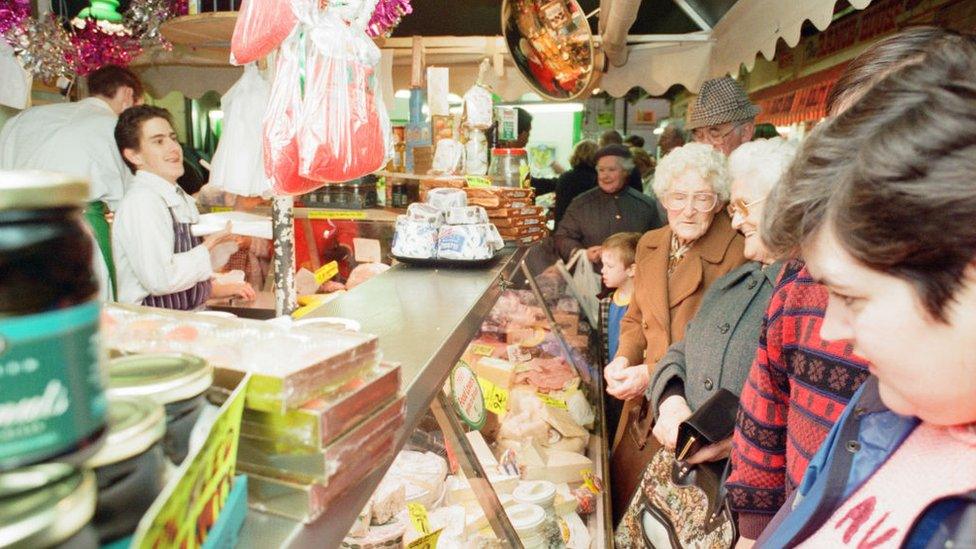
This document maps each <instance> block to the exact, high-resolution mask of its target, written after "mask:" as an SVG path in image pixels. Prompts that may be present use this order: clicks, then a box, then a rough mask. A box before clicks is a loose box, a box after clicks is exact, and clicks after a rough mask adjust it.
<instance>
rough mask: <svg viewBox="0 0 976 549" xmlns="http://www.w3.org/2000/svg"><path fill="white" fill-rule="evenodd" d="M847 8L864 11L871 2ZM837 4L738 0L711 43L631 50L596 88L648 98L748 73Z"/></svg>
mask: <svg viewBox="0 0 976 549" xmlns="http://www.w3.org/2000/svg"><path fill="white" fill-rule="evenodd" d="M849 3H850V4H851V6H853V7H854V8H856V9H864V8H866V7H868V5H869V4H870V3H871V0H849ZM835 4H837V0H802V1H799V0H738V2H736V3H735V5H734V6H732V8H731V9H730V10H729V11H728V12H727V13H726V14H725V16H723V17H722V20H721V21H719V22H718V24H717V25H715V28H714V29H712V31H711V32H710V33H709V37H710V40H707V41H697V42H684V43H671V44H668V43H650V44H639V45H634V46H631V49H630V59H629V60H628V61H627V64H626V65H624V66H623V67H619V68H618V67H611V68H610V70H609V71H608V72H607V74H605V75H604V76H603V80H602V82H601V86H600V87H601V88H603V89H604V90H606V91H607V92H608V93H610V94H611V95H614V96H617V97H619V96H621V95H623V94H625V93H627V91H628V90H630V89H631V88H633V87H635V86H640V87H642V88H644V89H645V90H647V91H648V92H649V93H651V94H652V95H660V94H662V93H664V92H665V91H666V90H667V89H668V88H669V87H671V86H672V85H674V84H681V85H683V86H684V87H686V88H688V89H689V90H691V91H698V89H699V87H701V84H702V82H704V81H705V80H707V79H709V78H714V77H717V76H721V75H723V74H736V73H738V71H739V66H740V65H743V64H744V65H745V66H746V68H747V69H750V70H751V69H752V67H753V65H755V63H756V56H757V55H758V54H759V53H762V54H763V56H764V57H766V59H772V58H773V56H774V55H775V53H776V42H777V40H779V39H780V38H782V39H783V41H784V42H786V44H787V46H789V47H791V48H792V47H794V46H796V45H797V43H799V41H800V30H801V28H802V27H803V22H804V21H808V20H809V21H810V22H811V23H813V25H814V26H816V27H817V29H818V30H821V31H822V30H824V29H826V28H827V26H828V25H830V22H831V20H832V19H833V14H834V6H835ZM699 40H700V39H699Z"/></svg>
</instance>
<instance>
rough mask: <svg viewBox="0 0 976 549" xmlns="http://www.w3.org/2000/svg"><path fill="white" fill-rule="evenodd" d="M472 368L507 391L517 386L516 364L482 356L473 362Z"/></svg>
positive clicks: (479, 375) (480, 375)
mask: <svg viewBox="0 0 976 549" xmlns="http://www.w3.org/2000/svg"><path fill="white" fill-rule="evenodd" d="M471 368H472V369H473V370H474V371H475V373H477V374H478V377H481V378H484V379H486V380H488V381H490V382H492V383H493V384H494V385H496V386H498V387H501V388H502V389H505V390H506V391H507V390H509V389H511V388H512V387H514V386H515V364H513V363H511V362H509V361H507V360H503V359H500V358H493V357H480V358H479V359H478V360H477V361H475V362H473V363H471Z"/></svg>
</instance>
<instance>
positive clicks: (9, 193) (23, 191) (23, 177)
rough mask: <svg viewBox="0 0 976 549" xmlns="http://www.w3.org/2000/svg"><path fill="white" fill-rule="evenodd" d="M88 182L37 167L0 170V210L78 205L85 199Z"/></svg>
mask: <svg viewBox="0 0 976 549" xmlns="http://www.w3.org/2000/svg"><path fill="white" fill-rule="evenodd" d="M88 192H89V191H88V181H86V180H84V179H82V178H79V177H74V176H69V175H65V174H61V173H54V172H44V171H39V170H15V171H4V170H0V211H3V210H34V209H44V208H63V207H71V206H81V205H84V204H85V203H86V202H88Z"/></svg>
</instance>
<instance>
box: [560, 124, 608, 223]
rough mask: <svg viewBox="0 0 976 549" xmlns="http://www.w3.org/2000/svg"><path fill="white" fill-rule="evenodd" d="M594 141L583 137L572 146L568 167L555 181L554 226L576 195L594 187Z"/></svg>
mask: <svg viewBox="0 0 976 549" xmlns="http://www.w3.org/2000/svg"><path fill="white" fill-rule="evenodd" d="M597 149H598V147H597V144H596V141H591V140H589V139H584V140H582V141H580V142H579V143H577V144H576V147H574V148H573V154H572V156H570V157H569V166H570V168H569V169H568V170H566V171H565V172H563V173H562V175H560V176H559V179H558V180H557V181H556V208H555V210H554V213H555V216H556V226H557V227H558V226H559V222H560V221H562V219H563V215H565V214H566V209H567V208H569V204H570V203H571V202H572V201H573V199H574V198H576V197H577V196H579V195H581V194H583V193H585V192H586V191H588V190H590V189H592V188H594V187H596V160H595V157H596V151H597Z"/></svg>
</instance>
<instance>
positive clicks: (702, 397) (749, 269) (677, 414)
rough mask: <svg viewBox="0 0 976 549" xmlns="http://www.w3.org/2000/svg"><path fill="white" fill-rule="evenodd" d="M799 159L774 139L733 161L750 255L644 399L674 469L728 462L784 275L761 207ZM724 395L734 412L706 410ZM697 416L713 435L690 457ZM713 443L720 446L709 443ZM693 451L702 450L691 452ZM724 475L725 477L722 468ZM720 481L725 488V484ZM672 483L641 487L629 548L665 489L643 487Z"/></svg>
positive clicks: (660, 367) (626, 531) (701, 532)
mask: <svg viewBox="0 0 976 549" xmlns="http://www.w3.org/2000/svg"><path fill="white" fill-rule="evenodd" d="M795 155H796V146H795V145H794V144H792V143H789V142H786V141H783V140H782V139H779V138H775V139H762V140H758V141H752V142H750V143H746V144H744V145H742V146H740V147H739V148H737V149H736V150H735V151H734V152H733V153H732V154H731V155H730V156H729V172H730V174H731V177H732V185H731V191H732V192H731V198H732V200H731V201H730V203H729V206H728V213H729V216H730V217H731V218H732V227H733V228H735V229H736V230H737V231H739V232H740V233H741V234H742V235H743V237H744V239H745V250H744V255H745V257H746V259H748V260H749V262H748V263H745V264H744V265H742V266H740V267H739V268H737V269H735V270H733V271H731V272H730V273H728V274H727V275H725V276H723V277H722V278H720V279H718V280H717V281H715V283H714V284H712V286H711V287H710V288H709V289H708V291H707V292H705V296H704V298H702V303H701V307H700V308H699V310H698V313H697V314H695V317H694V318H693V319H692V321H691V322H690V323H689V324H688V327H687V328H686V329H685V338H684V339H683V340H681V341H678V342H676V343H674V344H673V345H671V347H670V348H669V349H668V352H667V354H665V355H664V358H662V359H661V360H660V361H659V362H658V363H657V365H656V366H655V370H654V375H653V377H652V378H651V383H650V385H649V387H648V389H647V393H646V395H645V396H646V398H647V400H648V402H649V403H650V409H651V412H652V413H653V414H654V421H655V422H654V428H653V434H654V437H655V439H656V441H652V442H653V443H656V444H655V447H656V448H659V449H661V448H663V449H665V450H666V451H667V453H668V454H667V455H668V459H670V460H672V461H674V459H675V458H674V457H672V456H673V455H675V454H677V458H678V459H679V460H680V461H682V462H683V463H687V464H689V465H694V464H697V463H701V462H715V461H724V460H725V459H726V458H727V457H728V455H729V450H730V448H731V433H732V430H733V427H734V422H735V410H736V403H737V398H735V397H737V396H738V394H739V393H740V392H741V391H742V385H743V383H744V382H745V379H746V376H747V375H748V373H749V367H750V365H751V364H752V360H753V358H754V356H755V354H756V346H757V345H758V343H759V334H760V330H761V328H762V318H763V313H764V312H765V310H766V306H767V304H768V302H769V298H770V296H771V295H772V293H773V287H774V285H775V282H776V278H777V276H778V275H779V273H780V271H781V270H782V268H783V264H782V262H774V257H773V256H772V254H770V253H769V251H768V250H767V249H766V247H765V246H764V245H763V243H762V240H761V238H760V224H761V222H762V215H763V206H764V203H765V201H766V197H767V196H768V194H769V192H770V190H772V188H773V187H774V186H775V185H776V184H777V183H778V182H779V180H780V179H781V178H782V176H783V174H784V173H785V172H786V170H787V169H788V168H789V166H790V163H791V162H792V161H793V157H794V156H795ZM723 390H725V391H729V392H730V394H729V397H728V398H727V399H725V400H726V401H728V402H729V403H730V406H728V407H727V408H726V409H721V410H720V409H705V408H703V406H708V405H711V406H717V403H718V402H721V401H720V400H712V399H713V397H715V396H716V395H717V394H719V392H721V391H723ZM693 412H701V413H702V414H704V416H703V418H702V419H703V420H704V423H705V425H704V426H702V429H701V430H703V431H704V430H707V431H708V433H705V435H704V436H705V438H706V440H696V441H694V444H693V445H691V446H688V448H687V449H686V448H684V446H685V444H684V443H683V444H682V448H680V449H677V450H676V445H677V442H678V431H679V426H680V425H681V423H682V422H684V421H685V420H688V419H689V418H690V417H692V413H693ZM706 427H707V429H706ZM712 433H717V434H712ZM708 437H713V438H716V439H717V440H714V441H709V440H708ZM692 448H700V450H698V451H694V452H692V450H691V449H692ZM682 454H683V455H682ZM718 469H719V471H721V467H718ZM669 472H670V471H669ZM669 476H670V475H669ZM717 480H718V481H719V482H720V481H721V479H720V478H718V479H717ZM669 482H671V481H670V480H669V478H665V479H658V478H656V477H654V476H653V475H650V476H648V475H645V477H644V480H643V481H642V487H641V488H640V489H639V493H638V494H637V495H635V498H634V500H632V502H631V505H630V507H629V508H628V510H627V514H626V515H625V516H624V519H623V521H622V522H621V525H620V528H619V529H618V531H617V532H618V536H620V537H621V545H628V543H627V542H628V541H629V542H630V543H629V545H640V544H639V543H637V541H639V540H641V539H642V538H643V536H644V535H646V533H645V532H644V531H643V530H644V529H645V528H644V526H643V524H642V520H641V514H640V506H641V505H649V504H650V505H653V502H649V501H647V499H648V498H647V497H646V496H645V494H643V492H648V491H653V490H655V489H660V488H659V487H655V486H644V484H647V483H662V484H668V483H669ZM642 496H644V497H642ZM707 497H709V498H712V497H717V494H715V493H712V494H708V495H707ZM717 505H720V502H719V503H717ZM681 511H685V512H695V511H696V509H680V510H678V512H679V513H680V512H681ZM665 514H667V513H665ZM666 522H667V523H669V524H670V525H672V527H673V526H674V525H679V524H680V525H681V529H680V531H672V532H671V535H672V536H675V537H677V538H678V539H684V540H689V539H690V538H694V537H696V536H701V537H706V536H712V535H714V536H717V538H716V539H721V538H722V537H723V536H724V537H725V541H727V543H728V544H729V545H730V544H731V543H732V541H733V535H732V528H731V523H730V524H729V528H728V529H727V530H726V531H725V532H715V533H714V534H713V532H714V530H715V529H706V528H704V527H703V525H702V524H695V522H694V520H679V519H678V517H667V521H666ZM706 530H707V531H706ZM700 539H701V538H699V540H700ZM709 546H712V545H709Z"/></svg>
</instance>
